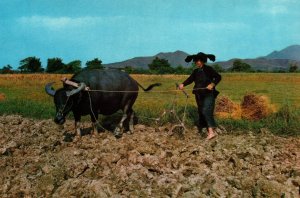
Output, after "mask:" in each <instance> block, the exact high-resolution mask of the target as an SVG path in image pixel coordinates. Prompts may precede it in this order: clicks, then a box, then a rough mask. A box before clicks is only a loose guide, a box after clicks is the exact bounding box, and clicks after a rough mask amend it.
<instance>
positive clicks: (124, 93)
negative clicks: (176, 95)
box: [45, 69, 160, 137]
mask: <svg viewBox="0 0 300 198" xmlns="http://www.w3.org/2000/svg"><path fill="white" fill-rule="evenodd" d="M65 80H66V79H65ZM65 80H63V87H62V88H60V89H58V90H54V89H53V88H52V84H53V83H54V82H52V83H48V84H47V85H46V86H45V91H46V93H47V94H49V95H51V96H53V97H54V103H55V106H56V115H55V118H54V121H55V123H57V124H63V123H64V122H65V117H66V115H67V114H68V113H69V112H70V111H72V112H73V115H74V118H75V129H76V132H77V134H78V135H81V130H82V129H81V126H80V124H79V122H80V118H81V116H84V115H90V116H91V120H92V125H93V131H94V132H95V131H96V130H98V128H99V126H98V125H97V122H96V121H97V120H98V114H103V115H111V114H113V113H115V112H117V111H118V110H120V109H121V110H122V111H123V116H122V119H121V121H120V122H119V124H118V126H117V127H116V128H115V130H114V135H115V136H116V137H121V136H122V130H123V122H124V121H125V120H126V119H127V118H128V119H129V130H130V132H132V131H133V117H134V111H133V109H132V106H133V104H134V102H135V100H136V98H137V96H138V90H139V88H138V87H141V88H142V89H143V90H144V91H149V90H151V89H152V88H153V87H155V86H159V85H160V83H155V84H152V85H150V86H149V87H148V88H146V89H145V88H143V87H142V86H141V85H140V84H139V83H138V82H137V81H135V80H134V79H133V78H131V77H130V76H129V75H128V74H127V73H125V72H122V71H119V70H116V69H110V70H99V69H94V70H83V71H81V72H79V73H77V74H75V75H73V76H72V78H71V79H70V80H67V81H65ZM87 88H88V89H90V91H87ZM94 90H105V91H94Z"/></svg>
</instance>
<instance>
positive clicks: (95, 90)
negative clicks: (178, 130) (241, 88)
mask: <svg viewBox="0 0 300 198" xmlns="http://www.w3.org/2000/svg"><path fill="white" fill-rule="evenodd" d="M200 89H207V88H206V87H201V88H194V89H184V90H188V91H194V90H200ZM86 91H87V92H112V93H124V92H125V93H137V92H139V91H124V90H116V91H112V90H105V89H87V90H86ZM180 91H183V90H180V89H169V90H157V91H155V90H153V91H150V92H152V93H167V92H180Z"/></svg>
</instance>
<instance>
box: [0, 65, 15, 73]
mask: <svg viewBox="0 0 300 198" xmlns="http://www.w3.org/2000/svg"><path fill="white" fill-rule="evenodd" d="M0 73H1V74H13V73H14V70H13V69H12V67H11V66H10V65H6V66H4V67H2V69H0Z"/></svg>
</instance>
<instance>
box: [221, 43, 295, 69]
mask: <svg viewBox="0 0 300 198" xmlns="http://www.w3.org/2000/svg"><path fill="white" fill-rule="evenodd" d="M235 60H236V59H231V60H228V61H223V62H216V64H219V65H220V66H221V67H223V68H224V69H228V68H230V67H232V64H233V62H234V61H235ZM240 60H241V61H242V62H244V63H247V64H249V65H251V67H252V68H254V69H259V70H263V71H274V70H287V69H288V68H289V67H290V65H291V64H297V65H298V66H300V45H291V46H288V47H286V48H284V49H283V50H280V51H273V52H272V53H270V54H268V55H267V56H262V57H258V58H254V59H240Z"/></svg>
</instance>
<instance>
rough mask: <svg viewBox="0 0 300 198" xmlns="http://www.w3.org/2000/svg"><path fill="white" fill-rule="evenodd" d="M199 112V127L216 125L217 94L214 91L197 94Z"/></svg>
mask: <svg viewBox="0 0 300 198" xmlns="http://www.w3.org/2000/svg"><path fill="white" fill-rule="evenodd" d="M195 97H196V102H197V106H198V114H199V126H198V127H199V129H201V128H207V127H216V126H217V125H216V122H215V119H214V109H215V96H214V95H213V93H208V94H198V93H196V94H195Z"/></svg>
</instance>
